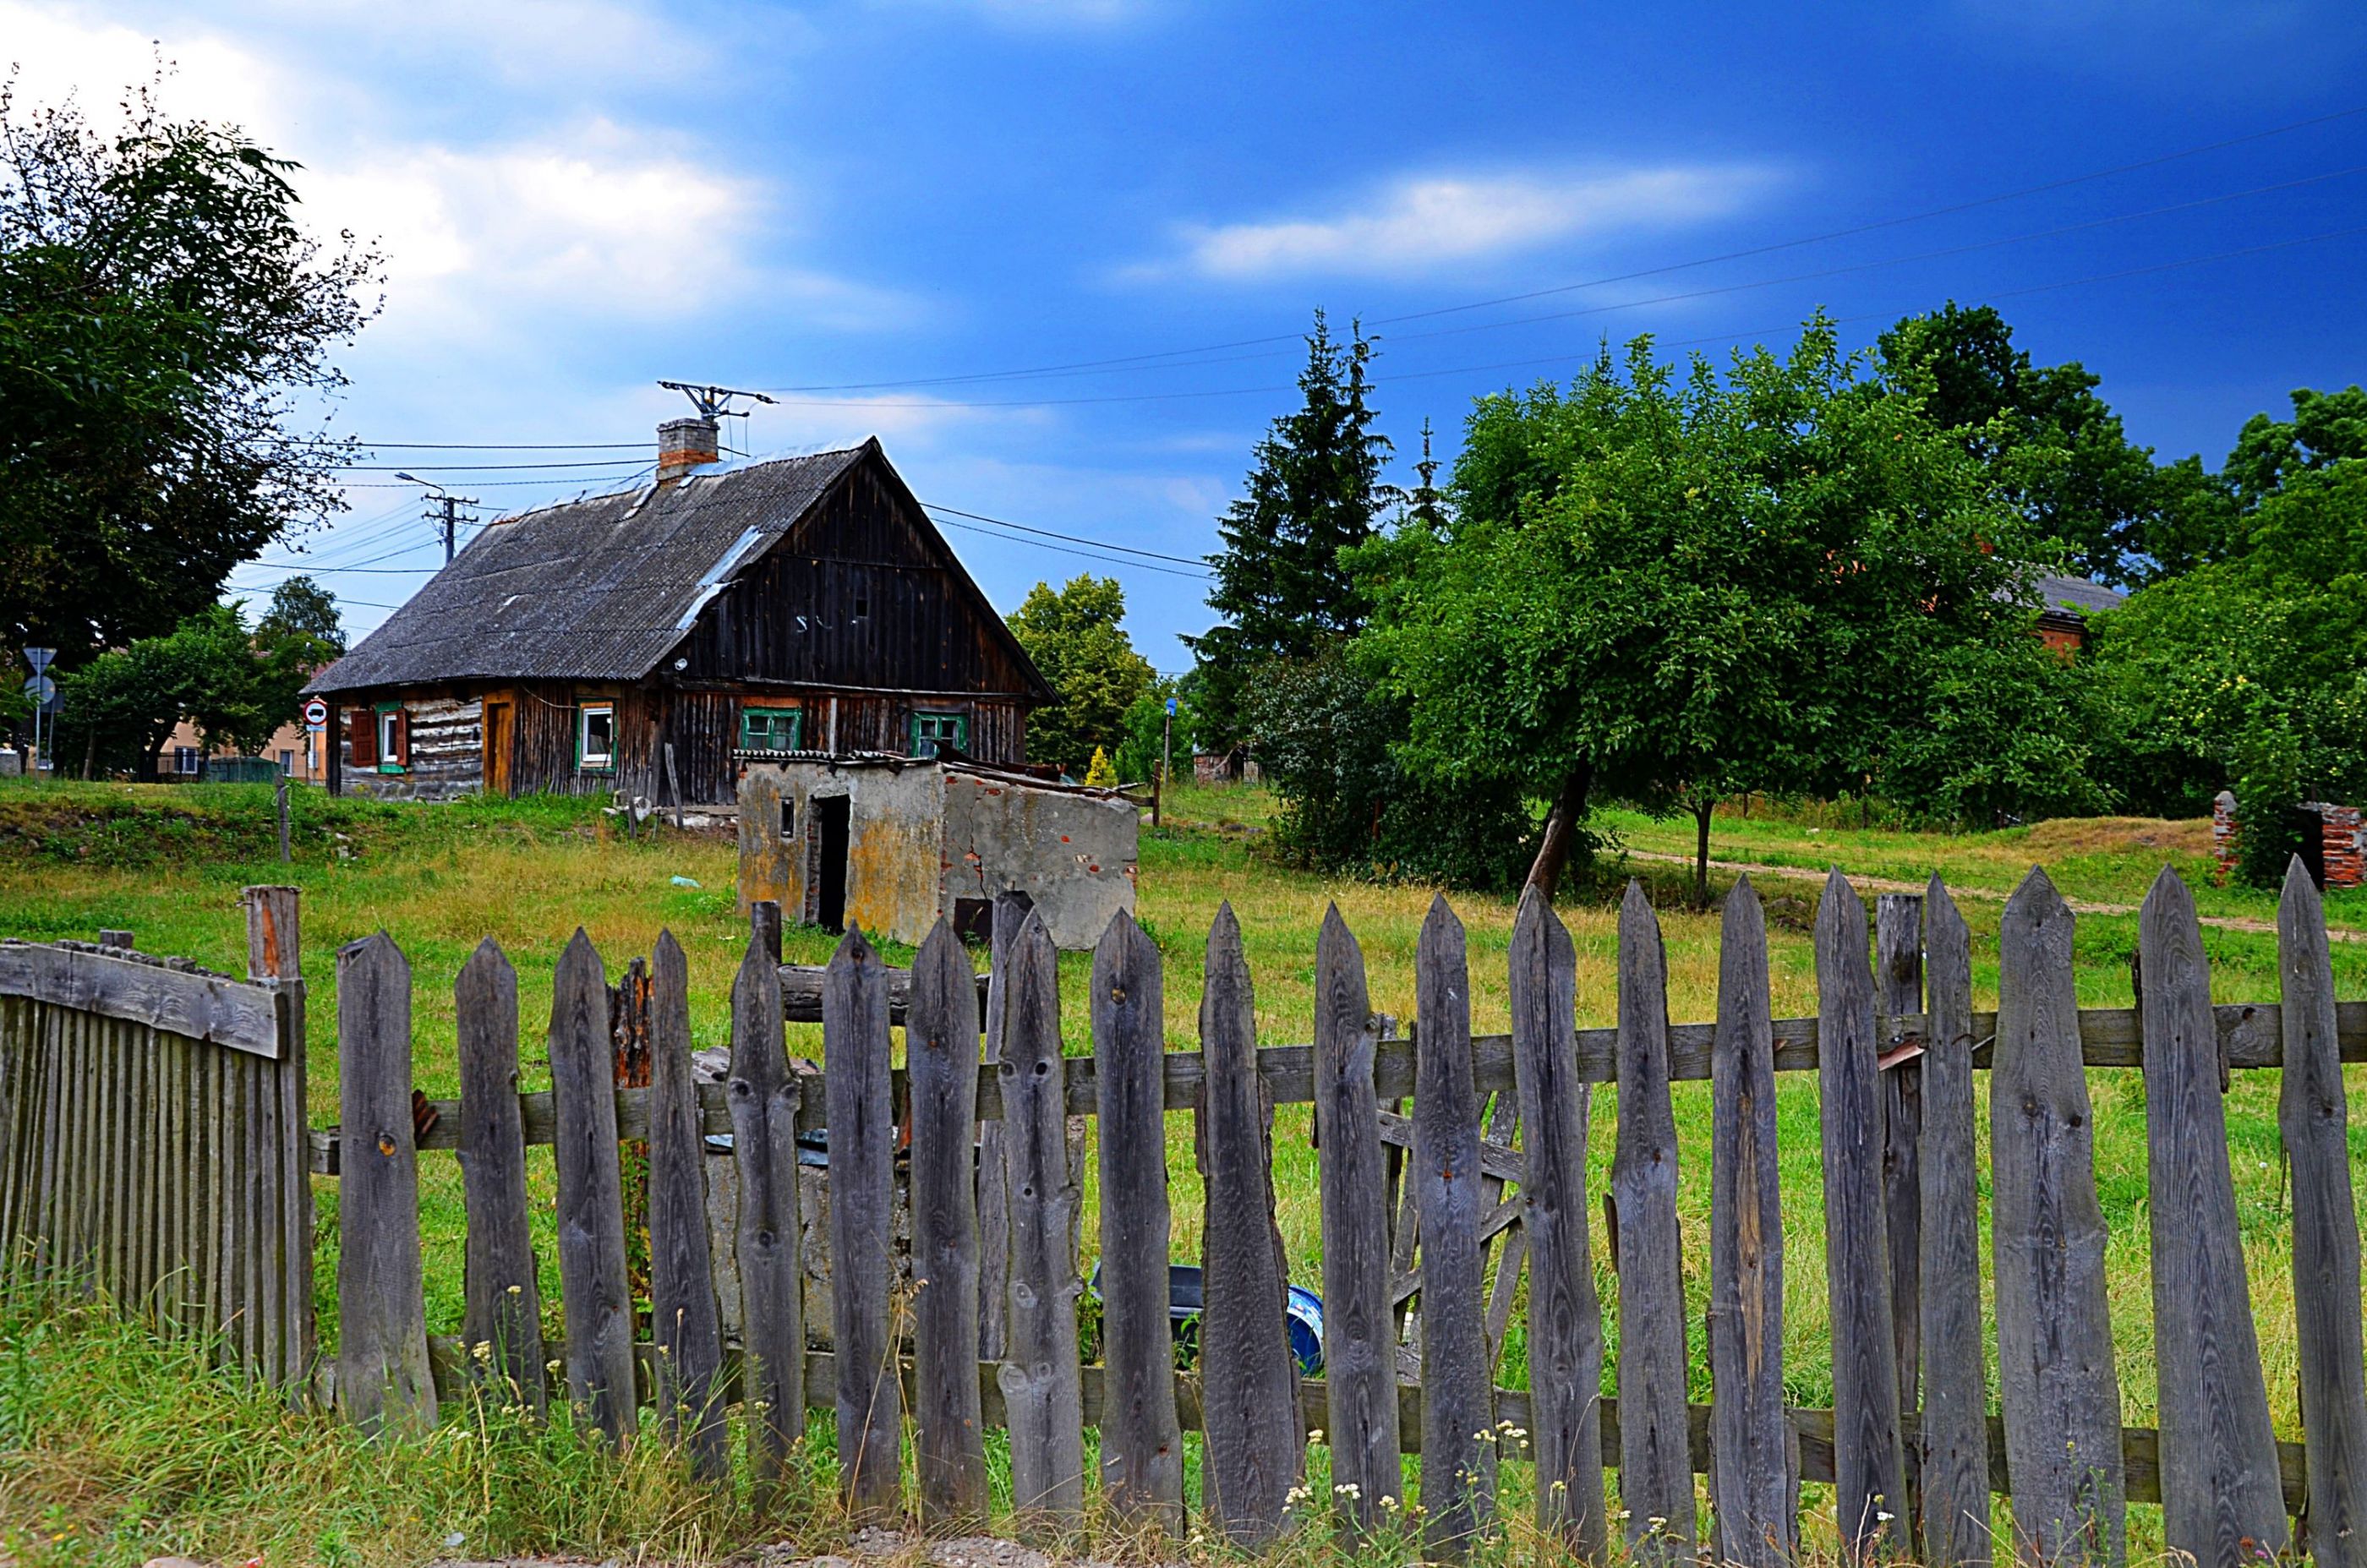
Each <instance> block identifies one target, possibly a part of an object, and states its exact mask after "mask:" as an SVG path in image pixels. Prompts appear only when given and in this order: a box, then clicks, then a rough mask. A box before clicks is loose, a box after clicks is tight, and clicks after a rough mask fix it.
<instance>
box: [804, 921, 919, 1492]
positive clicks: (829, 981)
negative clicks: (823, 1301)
mask: <svg viewBox="0 0 2367 1568" xmlns="http://www.w3.org/2000/svg"><path fill="white" fill-rule="evenodd" d="M821 1017H822V1025H821V1027H822V1055H823V1057H824V1058H825V1060H826V1061H827V1063H828V1068H827V1070H826V1071H825V1072H824V1074H823V1076H822V1089H823V1094H824V1097H825V1098H826V1099H827V1100H828V1101H829V1104H828V1106H827V1110H828V1112H829V1115H828V1118H827V1120H828V1124H829V1127H830V1247H831V1259H830V1287H831V1292H830V1293H831V1335H832V1342H833V1344H834V1346H835V1348H836V1351H837V1357H836V1360H837V1384H838V1386H837V1391H836V1395H837V1404H838V1465H839V1483H840V1487H841V1489H842V1491H843V1492H844V1495H845V1497H846V1502H847V1506H848V1507H849V1508H850V1509H851V1510H853V1511H854V1512H855V1514H856V1515H857V1516H858V1517H881V1516H885V1515H888V1514H891V1513H893V1512H894V1511H895V1508H896V1506H897V1496H898V1493H899V1492H900V1489H901V1488H900V1483H899V1475H900V1464H901V1462H902V1461H901V1456H900V1453H899V1452H898V1450H899V1449H900V1445H901V1439H902V1437H903V1429H904V1397H903V1384H902V1382H901V1380H900V1378H899V1377H898V1375H897V1365H896V1341H895V1337H894V1336H893V1334H892V1333H891V1332H890V1328H889V1317H888V1308H889V1292H890V1287H891V1286H892V1285H893V1283H894V1280H895V1278H896V1255H895V1250H894V1247H893V1244H892V1242H891V1239H890V1238H891V1234H892V1233H891V1230H890V1226H891V1225H892V1224H893V1223H894V1213H895V1204H896V1166H895V1160H896V1118H895V1111H894V1109H893V1107H892V1105H891V1104H890V1101H889V1076H888V1051H889V1040H888V976H887V974H886V971H885V968H884V966H883V965H882V964H880V962H879V955H878V953H875V952H874V951H873V950H872V947H871V943H870V942H867V941H866V940H865V939H864V935H863V931H862V929H861V928H860V927H858V926H849V927H848V928H847V931H846V935H845V937H844V939H843V940H842V941H841V942H839V944H838V951H837V952H836V953H832V955H831V960H830V968H829V970H828V972H827V973H826V974H825V976H823V980H822V993H821Z"/></svg>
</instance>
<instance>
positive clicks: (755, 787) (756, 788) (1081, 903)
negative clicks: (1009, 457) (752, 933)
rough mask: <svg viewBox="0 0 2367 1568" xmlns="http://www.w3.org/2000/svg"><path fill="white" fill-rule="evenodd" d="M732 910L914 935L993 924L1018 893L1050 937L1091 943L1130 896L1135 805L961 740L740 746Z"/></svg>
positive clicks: (1065, 943)
mask: <svg viewBox="0 0 2367 1568" xmlns="http://www.w3.org/2000/svg"><path fill="white" fill-rule="evenodd" d="M741 757H742V762H743V767H742V774H741V780H740V908H741V911H742V913H743V914H744V913H745V912H746V911H747V909H748V907H749V906H750V905H751V904H753V903H755V902H758V901H759V900H763V899H772V900H775V901H776V902H778V903H779V904H780V906H781V913H782V915H783V916H784V918H786V919H791V920H801V921H803V922H805V923H807V924H809V925H818V926H822V927H825V928H827V929H829V930H832V931H843V930H844V929H845V928H846V927H847V926H848V925H850V924H853V925H858V926H860V927H862V929H863V930H865V931H868V932H871V933H872V934H874V935H878V936H885V937H888V938H889V939H891V940H893V941H897V942H914V943H917V942H920V941H921V939H922V938H923V937H925V936H926V935H928V933H929V928H930V927H932V926H933V925H934V924H935V923H936V922H937V920H938V919H946V920H947V921H949V922H951V923H952V925H953V927H954V929H955V930H956V931H959V932H961V933H962V934H963V935H964V936H966V937H971V938H975V939H977V940H979V941H981V942H984V941H987V940H989V939H990V938H991V935H992V922H993V919H994V899H995V896H996V895H997V894H1000V893H1006V892H1018V893H1024V894H1025V895H1026V896H1027V897H1029V899H1031V900H1032V901H1033V902H1034V904H1035V907H1036V909H1037V910H1039V911H1040V912H1041V913H1042V914H1043V917H1044V922H1045V924H1046V925H1047V926H1048V927H1049V928H1050V930H1051V932H1052V940H1053V942H1056V943H1058V944H1059V946H1061V947H1064V948H1089V947H1092V946H1093V944H1094V943H1095V942H1099V941H1100V940H1101V937H1102V932H1103V931H1104V929H1105V928H1106V927H1107V926H1108V925H1109V921H1110V917H1111V916H1112V915H1115V914H1116V913H1117V912H1118V911H1119V910H1121V909H1123V910H1126V911H1128V912H1129V913H1130V912H1132V910H1133V908H1134V879H1135V856H1136V850H1137V842H1138V833H1139V829H1140V823H1141V818H1140V815H1139V810H1138V807H1137V806H1136V804H1135V803H1134V801H1133V800H1131V799H1130V798H1128V797H1127V795H1125V794H1123V793H1122V792H1120V791H1117V790H1114V789H1095V788H1090V787H1087V786H1085V785H1082V784H1056V783H1052V782H1050V781H1048V780H1045V779H1041V778H1037V777H1035V776H1032V775H1030V774H1028V773H1021V772H1018V771H1016V770H1014V769H1009V768H999V767H995V766H993V765H991V764H989V763H985V762H979V761H971V760H969V759H968V758H965V757H962V756H960V755H958V754H957V753H951V752H950V751H949V750H948V752H946V753H943V754H940V755H938V756H934V757H903V756H895V755H891V754H888V753H884V752H871V753H862V754H857V755H854V756H828V755H823V754H820V753H812V752H776V753H754V752H743V753H741Z"/></svg>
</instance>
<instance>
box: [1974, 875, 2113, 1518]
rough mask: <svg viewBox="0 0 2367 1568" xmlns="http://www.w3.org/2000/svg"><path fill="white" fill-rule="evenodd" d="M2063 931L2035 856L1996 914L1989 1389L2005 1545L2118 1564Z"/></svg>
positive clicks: (2108, 1341)
mask: <svg viewBox="0 0 2367 1568" xmlns="http://www.w3.org/2000/svg"><path fill="white" fill-rule="evenodd" d="M2071 934H2072V915H2071V911H2070V909H2069V908H2067V906H2066V905H2065V904H2064V902H2063V900H2062V898H2061V897H2059V896H2058V895H2057V894H2056V891H2055V885H2054V884H2053V883H2051V882H2049V881H2047V879H2046V874H2045V873H2044V872H2042V871H2039V870H2037V869H2036V868H2034V867H2033V869H2032V871H2031V873H2030V874H2029V875H2028V876H2026V877H2024V878H2023V879H2022V886H2020V887H2018V888H2016V889H2014V893H2013V897H2010V898H2009V899H2008V900H2006V906H2005V916H2004V919H2002V920H2001V921H2000V922H1999V926H1998V1023H1997V1054H1996V1058H1995V1062H1994V1065H1993V1066H1991V1068H1990V1071H1989V1151H1990V1153H1989V1166H1990V1170H1991V1173H1992V1174H1991V1179H1990V1180H1991V1187H1992V1195H1991V1198H1990V1203H1989V1236H1990V1242H1991V1245H1992V1247H1993V1249H1994V1252H1995V1256H1996V1269H1995V1272H1996V1277H1997V1314H1998V1325H1997V1333H1998V1393H1999V1405H2000V1406H2001V1407H2002V1409H2003V1411H2004V1415H2005V1451H2006V1464H2007V1468H2008V1470H2009V1471H2010V1472H2011V1474H2012V1477H2013V1522H2014V1529H2015V1531H2016V1533H2017V1535H2018V1536H2019V1537H2020V1539H2019V1540H2017V1542H2016V1543H2015V1544H2016V1545H2017V1547H2019V1548H2020V1549H2021V1551H2024V1552H2027V1553H2028V1554H2029V1555H2030V1556H2031V1557H2033V1559H2034V1560H2035V1561H2038V1562H2054V1561H2056V1560H2057V1559H2058V1558H2061V1557H2065V1556H2074V1555H2082V1556H2087V1557H2090V1558H2101V1559H2102V1560H2103V1561H2105V1562H2114V1563H2117V1562H2121V1561H2122V1560H2123V1558H2124V1556H2125V1554H2126V1517H2125V1516H2126V1512H2127V1510H2126V1505H2125V1503H2124V1496H2125V1490H2126V1483H2125V1479H2124V1473H2123V1469H2122V1461H2121V1385H2120V1379H2119V1376H2118V1374H2117V1373H2116V1372H2115V1371H2113V1366H2112V1320H2111V1316H2110V1314H2109V1311H2108V1308H2107V1306H2106V1304H2105V1282H2104V1215H2103V1211H2102V1209H2101V1207H2099V1206H2098V1204H2097V1201H2096V1156H2095V1145H2094V1133H2093V1130H2092V1116H2091V1113H2090V1108H2089V1102H2088V1075H2087V1071H2086V1069H2085V1067H2084V1066H2082V1065H2081V1060H2080V1051H2079V1015H2078V1006H2079V998H2078V989H2077V987H2076V986H2075V984H2074V978H2073V976H2072V971H2071ZM2100 1532H2101V1538H2102V1539H2101V1540H2099V1539H2098V1536H2099V1534H2100Z"/></svg>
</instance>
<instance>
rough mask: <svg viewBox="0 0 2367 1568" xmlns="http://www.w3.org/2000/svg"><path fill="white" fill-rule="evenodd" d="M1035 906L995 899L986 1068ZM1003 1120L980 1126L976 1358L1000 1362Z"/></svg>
mask: <svg viewBox="0 0 2367 1568" xmlns="http://www.w3.org/2000/svg"><path fill="white" fill-rule="evenodd" d="M1034 907H1035V906H1034V903H1033V902H1032V901H1031V900H1030V899H1029V898H1028V897H1027V895H1025V893H1014V892H1003V893H998V894H996V895H995V896H994V915H993V922H992V926H991V933H990V936H989V942H988V948H987V978H986V1065H987V1066H990V1067H991V1066H994V1065H995V1064H996V1063H998V1062H1000V1061H1002V1008H1003V996H1002V993H1003V988H1004V987H1005V986H1006V984H1007V983H1008V980H1007V971H1008V970H1009V968H1010V959H1011V943H1012V940H1013V939H1014V938H1015V937H1016V936H1018V934H1019V928H1020V927H1021V926H1023V925H1025V924H1026V923H1027V911H1028V910H1029V909H1031V908H1034ZM1003 1136H1004V1128H1003V1123H1002V1118H1001V1117H999V1116H998V1117H994V1118H992V1119H991V1120H989V1121H985V1122H980V1123H979V1127H978V1255H979V1256H978V1359H980V1360H981V1361H993V1362H1000V1361H1001V1360H1002V1351H1003V1346H1004V1344H1005V1342H1006V1340H1007V1338H1008V1336H1009V1332H1010V1327H1009V1321H1010V1316H1011V1201H1010V1195H1009V1194H1008V1193H1006V1192H1005V1191H1004V1190H1003V1188H1002V1140H1003Z"/></svg>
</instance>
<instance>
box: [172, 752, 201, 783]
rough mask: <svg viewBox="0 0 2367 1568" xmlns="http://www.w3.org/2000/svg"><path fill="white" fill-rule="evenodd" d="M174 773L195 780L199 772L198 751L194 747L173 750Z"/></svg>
mask: <svg viewBox="0 0 2367 1568" xmlns="http://www.w3.org/2000/svg"><path fill="white" fill-rule="evenodd" d="M173 771H174V772H175V773H185V774H187V775H188V776H190V777H192V778H194V777H196V776H197V772H198V749H197V748H196V747H194V746H176V747H174V748H173Z"/></svg>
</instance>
